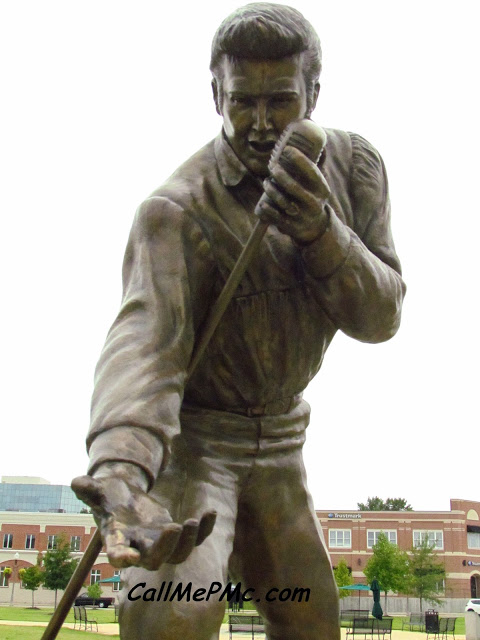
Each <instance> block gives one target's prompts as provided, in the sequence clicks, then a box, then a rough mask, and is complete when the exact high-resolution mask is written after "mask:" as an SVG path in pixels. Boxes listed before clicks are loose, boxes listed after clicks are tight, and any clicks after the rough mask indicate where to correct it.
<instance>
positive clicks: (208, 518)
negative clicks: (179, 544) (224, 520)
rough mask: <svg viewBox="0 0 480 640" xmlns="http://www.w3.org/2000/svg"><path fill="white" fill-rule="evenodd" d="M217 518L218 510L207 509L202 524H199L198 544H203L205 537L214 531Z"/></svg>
mask: <svg viewBox="0 0 480 640" xmlns="http://www.w3.org/2000/svg"><path fill="white" fill-rule="evenodd" d="M216 519H217V512H216V511H213V510H212V511H207V512H206V513H204V514H203V516H202V519H201V520H200V524H199V525H198V535H197V542H196V545H197V546H198V545H199V544H202V542H203V541H204V540H205V538H208V536H209V535H210V534H211V533H212V531H213V527H214V526H215V521H216Z"/></svg>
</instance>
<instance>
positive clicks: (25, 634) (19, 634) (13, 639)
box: [0, 625, 120, 640]
mask: <svg viewBox="0 0 480 640" xmlns="http://www.w3.org/2000/svg"><path fill="white" fill-rule="evenodd" d="M44 631H45V627H10V626H7V625H0V640H40V638H41V637H42V634H43V632H44ZM97 637H98V636H97ZM100 637H102V638H108V639H110V638H111V639H112V640H119V638H120V636H100ZM57 638H58V640H75V639H76V638H78V639H79V640H81V638H90V640H92V632H91V631H73V630H71V629H62V630H61V631H60V633H59V634H58V636H57Z"/></svg>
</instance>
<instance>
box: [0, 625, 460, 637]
mask: <svg viewBox="0 0 480 640" xmlns="http://www.w3.org/2000/svg"><path fill="white" fill-rule="evenodd" d="M0 625H12V626H24V627H46V626H47V623H46V622H15V621H14V620H0ZM63 626H64V627H66V628H68V629H73V624H72V623H71V622H69V623H65V624H64V625H63ZM341 631H342V634H341V637H342V640H344V639H345V638H346V629H342V630H341ZM98 633H101V634H102V635H105V636H114V635H118V633H119V630H118V624H114V623H110V624H99V625H98ZM255 637H258V639H259V640H261V639H262V638H265V636H264V635H263V634H261V633H259V634H257V633H256V634H255ZM426 637H427V634H426V633H425V632H424V631H392V640H426ZM449 637H452V636H449ZM234 638H235V640H251V638H252V634H251V633H235V636H234ZM430 638H433V635H432V634H430ZM228 639H229V634H228V625H227V624H222V628H221V630H220V640H228ZM455 640H465V636H459V635H457V634H455Z"/></svg>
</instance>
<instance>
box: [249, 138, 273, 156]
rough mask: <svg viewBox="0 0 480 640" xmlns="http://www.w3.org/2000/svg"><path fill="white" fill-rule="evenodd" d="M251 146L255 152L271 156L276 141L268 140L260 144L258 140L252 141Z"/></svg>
mask: <svg viewBox="0 0 480 640" xmlns="http://www.w3.org/2000/svg"><path fill="white" fill-rule="evenodd" d="M249 144H250V146H251V147H252V149H253V150H254V151H256V152H257V153H268V154H271V153H272V151H273V149H274V147H275V141H272V140H268V141H265V142H258V141H256V140H250V141H249Z"/></svg>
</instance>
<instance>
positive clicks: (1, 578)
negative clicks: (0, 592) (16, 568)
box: [0, 567, 8, 587]
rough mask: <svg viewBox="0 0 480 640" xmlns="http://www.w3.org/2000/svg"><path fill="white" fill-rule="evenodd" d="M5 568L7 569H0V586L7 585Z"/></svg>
mask: <svg viewBox="0 0 480 640" xmlns="http://www.w3.org/2000/svg"><path fill="white" fill-rule="evenodd" d="M5 569H7V567H2V568H1V569H0V587H8V575H6V574H5V573H4V570H5Z"/></svg>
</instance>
